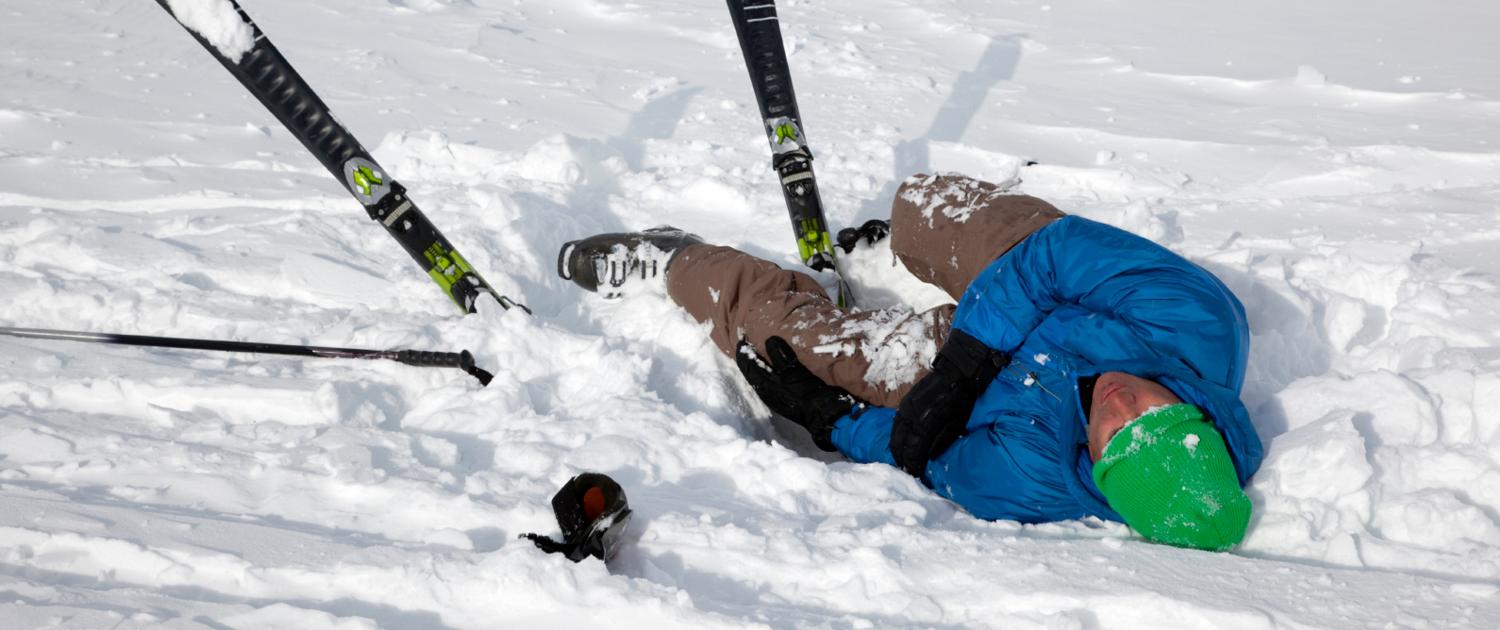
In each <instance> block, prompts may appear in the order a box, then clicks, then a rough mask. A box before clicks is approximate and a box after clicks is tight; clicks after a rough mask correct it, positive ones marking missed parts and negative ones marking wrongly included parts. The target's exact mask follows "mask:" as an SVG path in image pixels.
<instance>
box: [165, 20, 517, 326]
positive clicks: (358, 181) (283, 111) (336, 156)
mask: <svg viewBox="0 0 1500 630" xmlns="http://www.w3.org/2000/svg"><path fill="white" fill-rule="evenodd" d="M228 1H229V3H230V4H232V5H234V8H235V10H237V11H238V12H239V15H240V19H241V20H243V21H244V22H245V24H247V25H249V27H250V28H251V29H252V30H253V31H254V34H255V40H254V41H255V45H254V47H253V48H251V49H250V50H249V52H247V53H245V54H244V55H243V56H241V57H240V59H238V60H233V59H229V58H228V57H225V56H224V54H223V53H222V52H220V50H219V49H218V48H217V47H215V46H214V45H213V44H212V43H210V42H209V41H208V40H206V39H204V38H203V36H201V35H200V34H198V33H197V32H195V31H194V30H193V29H192V28H191V27H189V26H188V25H186V24H183V27H184V28H185V29H186V30H187V32H188V33H189V34H191V35H192V36H193V38H194V39H197V40H198V43H200V44H202V45H203V47H204V48H205V49H207V50H208V52H209V54H211V55H213V56H214V58H215V59H218V60H219V63H221V64H224V67H225V68H226V69H228V70H229V73H230V74H233V75H234V77H235V78H236V79H239V80H240V83H241V84H243V85H244V86H245V88H246V89H249V90H250V93H251V94H254V95H255V98H256V99H258V100H259V101H260V102H261V104H262V105H265V106H266V109H269V110H271V113H272V114H274V115H275V116H276V118H277V119H278V120H280V121H281V124H282V125H284V126H285V127H286V129H287V130H288V131H290V132H292V135H294V136H296V137H297V139H298V140H301V141H302V145H303V146H305V147H307V150H308V151H311V152H312V154H313V156H314V157H316V158H318V161H319V162H322V163H323V167H324V168H327V169H328V172H330V173H332V174H333V176H334V178H335V179H337V180H339V181H340V182H342V183H343V184H344V188H345V189H347V190H348V191H349V194H351V195H354V198H355V199H357V200H358V201H359V202H360V203H361V204H363V205H364V207H365V211H366V212H367V213H369V215H370V218H371V219H374V220H375V221H378V222H380V224H381V225H383V226H385V229H386V231H388V232H390V234H391V236H393V237H395V238H396V241H397V242H399V243H401V247H402V248H403V249H405V250H406V253H408V254H410V255H411V257H412V259H414V260H416V261H417V264H418V265H421V266H422V269H423V270H424V271H426V272H427V275H428V276H430V277H432V280H433V281H434V282H436V283H437V285H438V286H439V287H440V288H442V290H443V292H445V293H447V294H448V297H449V298H451V299H452V300H453V302H454V303H455V304H457V305H458V306H459V308H462V309H464V311H465V312H468V313H472V312H474V303H475V300H477V299H478V297H479V295H480V294H483V293H488V294H490V295H492V296H494V298H495V299H496V300H497V301H498V302H499V303H500V305H501V306H503V307H505V308H510V307H512V306H520V307H521V308H522V309H523V310H525V309H526V307H525V306H523V305H521V304H519V303H517V302H515V301H513V300H511V299H510V298H508V297H505V296H503V295H500V294H499V293H497V292H496V291H495V290H494V289H492V288H490V285H489V284H488V283H486V282H485V281H484V278H481V277H480V276H479V273H478V272H476V271H474V268H473V267H471V266H470V265H469V261H467V260H465V259H464V257H463V256H462V255H461V254H459V253H458V250H456V249H454V248H453V245H452V244H451V243H449V242H448V239H446V238H444V237H443V234H442V233H441V232H439V231H438V229H437V228H436V227H434V226H433V225H432V222H431V221H429V220H428V219H427V216H426V215H424V214H422V211H421V210H418V209H417V206H416V205H414V204H413V203H412V201H411V199H409V198H407V196H406V188H405V187H404V186H402V185H401V184H400V183H399V182H397V181H396V180H395V178H393V177H391V176H390V174H388V173H386V171H385V169H382V168H381V167H380V165H379V164H376V163H375V158H373V157H371V156H370V153H369V152H368V151H365V149H364V147H363V146H360V144H359V141H358V140H356V139H355V138H354V136H353V135H352V134H350V133H349V130H348V129H345V128H344V126H343V125H342V124H340V123H339V121H338V120H335V119H334V117H333V113H332V112H330V111H329V109H328V105H326V104H324V103H323V100H322V99H320V98H318V95H317V94H316V93H314V92H313V89H312V87H310V86H308V85H307V82H306V81H304V80H303V79H302V77H301V75H299V74H297V71H296V70H295V69H293V68H292V65H291V64H290V63H288V62H287V60H286V58H285V57H282V56H281V52H280V51H278V50H276V47H275V46H273V45H272V44H271V40H270V39H268V38H266V36H265V34H264V33H262V32H261V30H260V27H258V26H256V25H255V22H254V21H253V20H251V19H250V16H249V15H248V14H246V13H245V10H244V9H243V8H241V7H240V5H239V3H238V2H235V0H228ZM156 3H157V4H159V5H161V7H162V8H163V9H166V11H167V13H169V14H171V15H172V17H173V18H174V19H178V17H177V14H175V13H173V12H172V7H171V6H168V4H167V0H156ZM178 23H182V21H181V19H178Z"/></svg>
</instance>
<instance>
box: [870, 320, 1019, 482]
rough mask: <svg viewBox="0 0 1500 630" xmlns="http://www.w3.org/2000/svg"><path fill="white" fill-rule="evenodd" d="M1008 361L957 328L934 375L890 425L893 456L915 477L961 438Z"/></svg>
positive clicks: (920, 383)
mask: <svg viewBox="0 0 1500 630" xmlns="http://www.w3.org/2000/svg"><path fill="white" fill-rule="evenodd" d="M1009 363H1010V357H1008V356H1006V355H1005V354H1004V353H1002V352H999V351H996V350H993V349H991V348H990V347H989V346H986V345H984V342H982V341H980V340H978V339H975V338H974V337H972V336H970V335H969V334H968V333H965V332H964V331H962V330H959V329H957V328H954V329H953V330H952V331H951V332H949V333H948V341H947V343H944V344H943V349H942V350H939V351H938V355H937V358H936V359H933V361H932V371H931V372H929V373H928V374H927V376H924V377H922V380H920V381H917V384H916V385H914V386H913V387H912V388H911V391H910V392H908V393H907V394H906V397H905V398H902V399H901V406H900V408H898V409H897V410H896V419H895V422H894V424H893V425H892V426H891V457H892V458H894V459H895V460H896V465H897V466H899V467H900V468H901V469H902V470H905V471H906V472H908V473H910V474H911V475H912V476H913V477H916V478H918V479H921V478H922V473H923V472H925V471H926V469H927V462H928V461H931V460H932V458H934V457H937V456H938V455H941V454H942V453H943V451H946V450H948V447H949V446H952V445H953V443H954V442H956V441H958V438H959V437H960V436H962V435H963V433H964V427H965V426H966V425H967V424H968V423H969V414H971V413H973V412H974V402H975V401H977V400H979V395H980V394H982V393H984V390H985V388H987V387H989V385H990V381H993V380H995V376H996V375H997V374H999V373H1000V369H1001V368H1004V367H1005V366H1006V365H1007V364H1009Z"/></svg>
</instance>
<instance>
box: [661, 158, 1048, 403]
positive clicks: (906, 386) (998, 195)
mask: <svg viewBox="0 0 1500 630" xmlns="http://www.w3.org/2000/svg"><path fill="white" fill-rule="evenodd" d="M1062 217H1063V213H1062V212H1061V211H1060V210H1058V209H1057V208H1055V207H1053V206H1052V205H1051V204H1049V203H1047V202H1045V201H1042V200H1040V199H1037V198H1035V197H1029V196H1025V195H1016V194H1008V193H1005V192H1004V191H1001V190H999V189H998V187H996V186H995V185H994V184H991V183H988V182H982V181H979V180H976V179H971V178H968V177H963V176H960V175H936V176H931V175H915V176H912V177H910V178H908V179H907V180H906V181H905V182H903V183H902V185H901V189H900V190H899V191H897V193H896V199H895V202H894V203H893V204H892V207H891V235H890V239H891V251H892V252H893V253H894V254H895V256H896V258H897V259H898V260H900V261H901V262H902V263H903V264H904V265H905V266H906V269H907V270H908V271H910V272H911V273H912V275H914V276H916V277H917V278H918V279H920V280H922V281H924V282H927V283H929V284H933V285H935V286H937V287H939V288H941V289H942V290H943V291H945V292H947V293H948V295H950V296H952V297H953V299H954V300H955V301H956V300H958V299H959V297H960V296H962V295H963V292H964V289H965V288H967V287H968V286H969V283H971V282H973V280H974V278H975V277H976V276H978V275H979V272H980V271H982V270H983V269H984V268H985V267H986V266H988V265H989V263H991V262H992V261H994V260H995V259H996V258H998V257H999V256H1000V255H1001V254H1004V253H1005V252H1007V251H1009V250H1010V248H1011V247H1013V246H1015V245H1016V244H1017V243H1019V242H1021V241H1022V240H1023V239H1025V238H1026V237H1027V236H1030V235H1031V234H1032V233H1033V232H1035V231H1037V230H1039V229H1041V228H1042V227H1044V226H1046V225H1047V224H1048V223H1051V222H1052V221H1055V220H1057V219H1059V218H1062ZM667 293H668V295H670V296H671V297H672V299H673V300H674V301H675V302H677V304H679V305H681V306H682V307H683V308H684V309H687V311H688V313H690V314H691V315H692V316H693V318H694V319H696V320H698V321H700V322H709V323H710V324H711V325H712V329H713V330H712V332H711V336H712V338H713V341H714V344H715V345H717V346H718V347H719V349H720V350H723V351H724V353H725V354H728V355H730V356H733V352H734V349H735V346H736V345H738V343H739V340H740V339H741V338H745V339H748V340H749V341H750V343H751V344H752V345H754V346H755V348H756V350H757V351H759V352H762V353H764V352H765V342H766V339H768V338H770V337H773V336H775V337H781V338H783V339H786V340H787V342H788V343H789V344H791V346H792V348H793V349H795V350H796V352H797V358H798V359H800V360H801V361H802V363H803V364H804V365H806V366H807V368H808V369H809V370H811V371H812V373H813V374H815V375H817V376H818V378H821V379H823V381H824V382H827V383H829V384H832V385H835V386H838V387H842V388H844V389H846V390H848V391H849V392H850V393H852V394H854V395H855V396H858V397H859V398H861V399H863V400H865V401H867V402H869V403H871V404H874V405H878V406H882V407H896V406H897V405H898V404H900V401H901V397H902V396H905V395H906V392H907V391H909V390H910V389H911V386H912V384H914V383H916V381H917V380H918V379H920V378H921V377H922V376H924V375H925V374H926V373H927V370H928V368H929V366H930V365H931V363H932V359H933V358H934V357H935V356H936V353H937V349H938V348H939V347H941V345H942V343H943V341H945V340H946V339H947V337H948V330H949V328H950V326H951V325H952V321H953V309H954V305H953V304H945V305H942V306H939V307H936V308H933V309H930V310H927V311H925V312H921V313H916V312H913V311H912V310H911V309H909V308H887V309H875V310H860V309H857V308H855V309H845V308H840V307H839V306H838V305H837V304H835V303H834V301H833V300H831V299H830V298H829V297H828V295H827V293H825V292H824V291H823V288H822V287H821V286H819V285H818V283H817V281H816V280H814V279H813V278H812V277H811V276H809V275H807V274H805V273H803V272H800V271H791V270H787V269H782V268H781V267H779V266H777V265H776V264H775V263H772V262H769V261H766V260H762V259H760V258H756V257H754V256H751V255H750V254H746V253H744V252H741V251H739V250H736V249H733V248H729V247H721V246H716V245H706V244H704V245H691V246H688V247H686V248H684V249H683V250H682V251H681V252H679V253H678V255H677V257H676V258H674V259H673V260H672V264H671V267H669V268H668V269H667Z"/></svg>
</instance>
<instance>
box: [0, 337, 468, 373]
mask: <svg viewBox="0 0 1500 630" xmlns="http://www.w3.org/2000/svg"><path fill="white" fill-rule="evenodd" d="M0 335H7V336H10V337H21V338H24V339H49V340H57V341H83V342H88V343H107V344H114V345H122V346H146V347H150V348H182V349H186V350H213V351H220V352H247V353H254V354H282V355H288V356H297V357H317V358H321V359H387V360H390V361H396V362H399V363H405V364H407V365H413V366H416V367H437V368H458V369H460V370H463V371H465V372H467V373H469V375H470V376H473V377H474V378H476V379H479V382H480V383H481V384H483V385H489V384H490V380H491V379H493V378H495V375H493V374H490V373H489V372H487V371H485V370H483V369H481V368H480V367H478V366H476V365H474V355H472V354H469V351H468V350H464V351H462V352H424V351H421V350H362V349H359V348H327V347H321V346H294V345H284V344H275V343H256V342H246V341H216V340H212V339H182V338H177V337H150V336H145V335H118V334H111V333H91V332H77V331H68V330H45V329H40V328H11V327H8V326H0Z"/></svg>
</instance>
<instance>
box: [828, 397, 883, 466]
mask: <svg viewBox="0 0 1500 630" xmlns="http://www.w3.org/2000/svg"><path fill="white" fill-rule="evenodd" d="M895 417H896V410H895V409H890V408H887V407H870V408H869V409H866V410H865V411H864V413H862V414H860V415H859V417H858V418H855V417H853V416H844V417H843V418H840V419H839V420H838V421H837V422H835V423H834V424H833V433H832V434H831V435H830V439H831V441H832V442H833V445H834V447H835V448H837V449H838V450H839V452H841V453H843V454H844V455H845V456H846V457H848V458H849V459H852V460H854V461H856V462H859V463H861V464H869V463H876V462H878V463H882V464H890V465H892V466H895V465H896V460H895V459H894V458H892V457H891V421H892V420H894V419H895Z"/></svg>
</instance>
